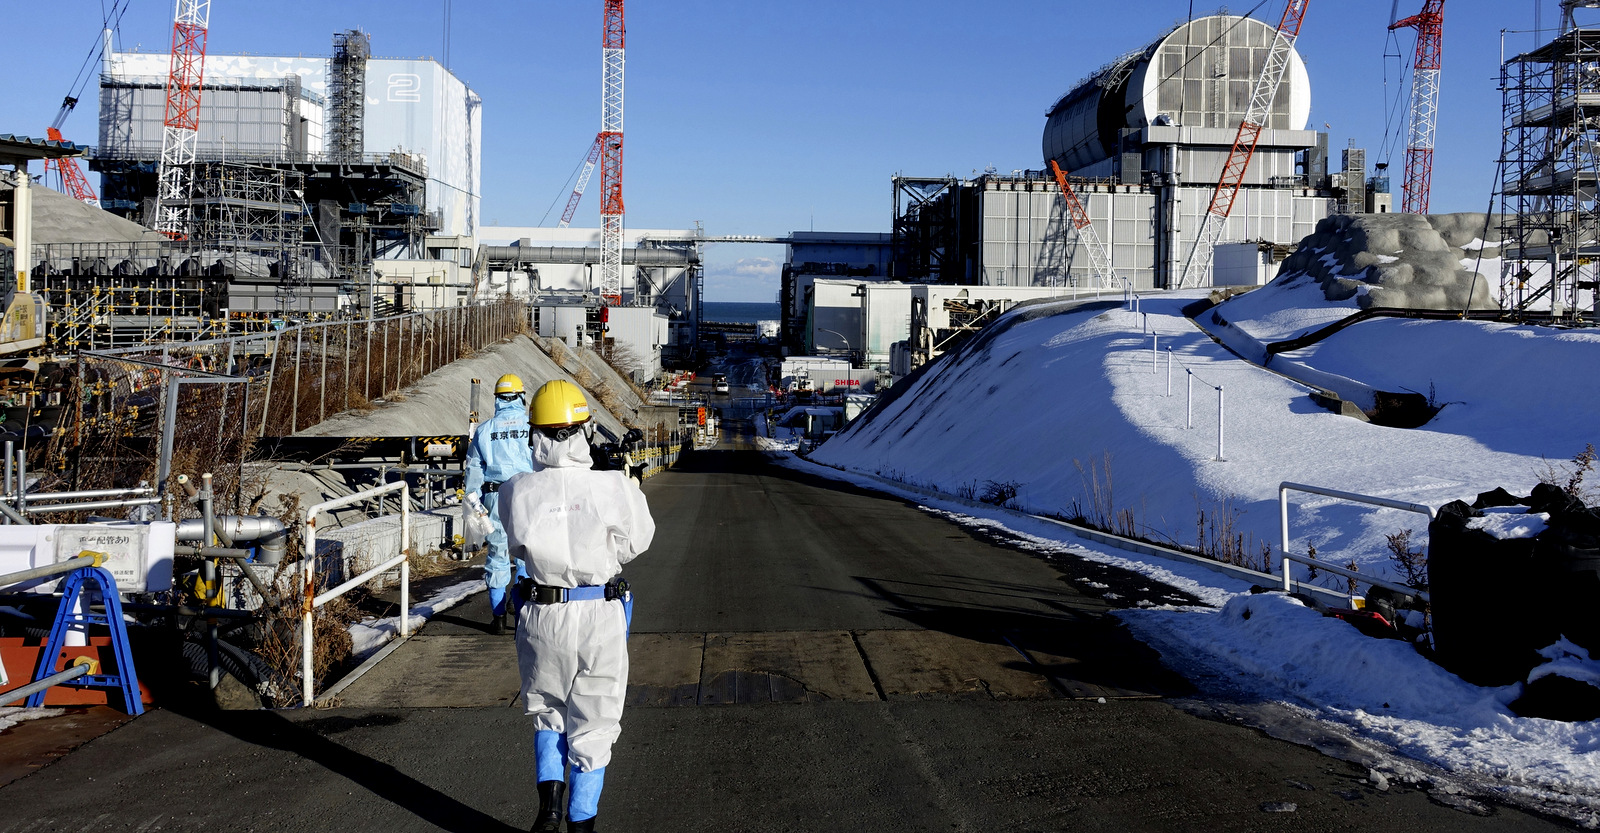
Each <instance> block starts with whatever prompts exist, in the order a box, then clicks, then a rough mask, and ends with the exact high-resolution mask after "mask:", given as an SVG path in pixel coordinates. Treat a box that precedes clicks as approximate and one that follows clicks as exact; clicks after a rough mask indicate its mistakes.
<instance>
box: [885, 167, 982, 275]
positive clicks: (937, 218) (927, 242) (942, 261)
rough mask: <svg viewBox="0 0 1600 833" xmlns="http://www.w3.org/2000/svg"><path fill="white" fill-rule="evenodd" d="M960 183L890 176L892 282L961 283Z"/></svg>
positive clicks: (932, 178) (939, 179)
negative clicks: (892, 234) (892, 244)
mask: <svg viewBox="0 0 1600 833" xmlns="http://www.w3.org/2000/svg"><path fill="white" fill-rule="evenodd" d="M959 185H960V181H959V180H957V179H956V178H955V177H953V176H944V177H911V176H899V175H896V176H895V177H893V179H892V182H891V187H892V190H893V192H894V268H895V273H894V275H893V277H894V278H895V279H896V280H907V279H910V280H917V281H926V282H928V283H962V282H964V281H963V278H964V277H965V275H963V273H962V270H961V268H960V251H961V200H960V199H959V195H958V194H957V193H956V192H957V190H958V186H959Z"/></svg>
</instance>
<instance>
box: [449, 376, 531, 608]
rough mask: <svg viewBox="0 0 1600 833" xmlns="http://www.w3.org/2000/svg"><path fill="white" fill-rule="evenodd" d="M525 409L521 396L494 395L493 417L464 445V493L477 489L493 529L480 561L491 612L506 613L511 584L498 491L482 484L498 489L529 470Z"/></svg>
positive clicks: (509, 564) (526, 410) (526, 411)
mask: <svg viewBox="0 0 1600 833" xmlns="http://www.w3.org/2000/svg"><path fill="white" fill-rule="evenodd" d="M528 431H529V428H528V408H527V406H525V405H523V404H522V399H521V397H518V398H515V399H500V398H498V397H497V398H496V399H495V403H494V416H492V417H490V418H489V420H488V421H487V422H485V423H483V424H482V425H480V426H478V431H477V433H475V434H473V435H472V443H471V445H469V446H468V447H467V482H466V484H465V488H466V490H467V492H468V493H469V494H470V493H473V492H477V493H478V496H479V498H480V499H481V500H482V501H483V507H484V508H485V509H487V510H489V520H490V522H492V523H493V524H494V531H493V532H491V533H489V538H488V544H489V554H488V557H487V558H485V559H484V562H483V580H484V583H485V584H487V585H488V586H489V604H490V605H491V606H492V607H493V608H494V615H495V616H500V615H502V614H504V613H505V612H506V587H507V586H508V585H510V584H511V557H510V555H509V554H508V553H507V552H506V530H505V527H504V526H502V525H501V524H500V493H499V492H498V491H486V490H485V489H484V485H485V484H493V485H494V488H496V489H498V488H499V485H500V484H501V483H504V482H505V481H507V480H510V479H511V477H512V475H516V474H521V473H523V472H527V471H533V455H532V452H531V451H529V449H528Z"/></svg>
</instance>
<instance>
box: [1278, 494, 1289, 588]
mask: <svg viewBox="0 0 1600 833" xmlns="http://www.w3.org/2000/svg"><path fill="white" fill-rule="evenodd" d="M1278 534H1279V538H1278V540H1280V541H1281V542H1282V546H1280V547H1278V554H1279V555H1281V556H1283V558H1282V561H1283V592H1285V593H1287V592H1289V487H1288V486H1285V485H1282V484H1280V485H1279V486H1278Z"/></svg>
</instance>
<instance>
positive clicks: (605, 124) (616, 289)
mask: <svg viewBox="0 0 1600 833" xmlns="http://www.w3.org/2000/svg"><path fill="white" fill-rule="evenodd" d="M626 41H627V28H626V26H625V25H624V22H623V15H622V0H605V16H604V24H603V26H602V35H601V41H600V48H601V81H600V138H599V140H598V141H599V142H600V297H601V299H602V300H603V301H604V302H605V303H607V304H609V305H613V306H615V305H620V304H621V303H622V227H623V224H622V221H623V214H624V211H623V205H622V67H623V58H624V55H625V47H626Z"/></svg>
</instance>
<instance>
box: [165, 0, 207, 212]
mask: <svg viewBox="0 0 1600 833" xmlns="http://www.w3.org/2000/svg"><path fill="white" fill-rule="evenodd" d="M210 20H211V0H176V5H175V6H174V8H173V14H172V60H171V63H170V64H169V67H168V70H167V96H166V98H167V106H166V117H165V119H164V120H163V121H162V124H163V125H164V127H163V130H162V134H161V165H160V167H159V168H157V169H156V181H157V186H156V196H157V199H158V203H157V205H158V208H157V210H156V231H159V232H161V233H162V234H165V235H167V236H168V237H172V238H182V237H185V236H187V235H188V233H189V207H188V205H187V202H188V200H189V190H190V186H191V184H192V182H193V179H194V156H195V146H196V144H197V143H198V141H199V138H200V92H201V84H202V82H203V81H204V78H205V64H206V30H207V27H208V26H209V25H210Z"/></svg>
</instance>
